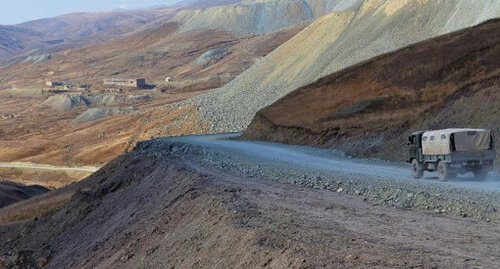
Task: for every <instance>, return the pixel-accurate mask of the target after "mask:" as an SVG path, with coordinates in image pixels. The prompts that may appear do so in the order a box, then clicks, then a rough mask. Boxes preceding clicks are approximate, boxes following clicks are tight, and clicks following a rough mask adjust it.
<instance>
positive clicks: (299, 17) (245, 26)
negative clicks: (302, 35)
mask: <svg viewBox="0 0 500 269" xmlns="http://www.w3.org/2000/svg"><path fill="white" fill-rule="evenodd" d="M362 1H363V0H268V1H245V2H243V3H240V4H237V5H226V6H219V7H213V8H208V9H204V10H183V11H181V12H179V13H178V14H177V15H176V16H174V17H173V18H172V19H171V20H170V21H171V22H176V23H179V24H181V25H182V26H181V29H180V30H181V31H182V32H186V31H192V30H197V29H202V28H209V29H221V30H224V31H227V32H231V33H234V34H236V35H239V36H247V35H261V34H268V33H272V32H275V31H279V30H282V29H285V28H288V27H292V26H295V25H299V24H303V23H307V22H309V21H311V20H314V19H316V18H318V17H320V16H323V15H325V14H327V13H329V12H332V11H342V10H345V9H348V8H353V7H358V6H359V5H360V3H361V2H362Z"/></svg>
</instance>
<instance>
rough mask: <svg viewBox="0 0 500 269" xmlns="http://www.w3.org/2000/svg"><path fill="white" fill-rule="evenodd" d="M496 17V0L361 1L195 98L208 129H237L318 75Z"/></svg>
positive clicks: (499, 8) (323, 19)
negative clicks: (359, 4)
mask: <svg viewBox="0 0 500 269" xmlns="http://www.w3.org/2000/svg"><path fill="white" fill-rule="evenodd" d="M498 16H500V1H490V0H477V1H469V0H442V1H438V0H427V1H406V0H405V1H401V0H371V1H364V2H363V4H362V5H361V6H360V7H356V6H354V7H352V8H349V9H348V10H346V11H343V12H336V13H335V12H334V13H331V14H328V15H326V16H324V17H321V18H319V19H317V20H316V21H315V22H314V23H312V24H311V25H310V26H308V27H307V28H306V29H304V30H303V31H302V32H301V33H299V34H298V35H296V36H295V37H294V38H292V39H291V40H289V41H288V42H286V43H285V44H283V45H281V46H280V47H279V48H278V49H276V50H274V51H273V52H272V53H270V54H269V55H268V56H266V57H265V58H264V59H263V60H261V61H260V62H258V63H256V64H255V65H254V66H252V67H251V68H250V69H248V70H247V71H245V72H244V73H243V74H241V75H240V76H238V77H237V78H236V79H234V80H233V81H232V82H231V83H229V84H228V85H226V86H224V87H223V88H220V89H218V90H216V91H213V92H211V93H209V94H206V95H203V96H200V97H198V98H196V100H194V101H195V103H197V104H198V105H199V114H200V118H201V119H202V120H203V121H205V122H206V124H207V125H208V126H210V128H211V131H212V132H227V131H241V130H244V129H245V128H246V127H247V126H248V124H249V123H250V121H251V119H252V117H253V116H254V114H255V113H256V112H257V111H258V110H259V109H261V108H263V107H265V106H267V105H270V104H272V103H273V102H275V101H277V100H278V99H279V98H281V97H283V96H284V95H286V94H287V93H289V92H291V91H293V90H295V89H297V88H298V87H301V86H304V85H306V84H308V83H311V82H313V81H315V80H317V79H318V78H320V77H322V76H325V75H327V74H331V73H333V72H335V71H338V70H341V69H343V68H346V67H348V66H351V65H353V64H356V63H358V62H361V61H363V60H367V59H369V58H371V57H374V56H377V55H380V54H383V53H386V52H389V51H392V50H395V49H398V48H401V47H403V46H406V45H409V44H411V43H415V42H418V41H422V40H425V39H429V38H432V37H434V36H438V35H441V34H445V33H449V32H451V31H454V30H458V29H463V28H466V27H469V26H472V25H476V24H478V23H480V22H482V21H485V20H487V19H490V18H494V17H498ZM429 60H431V59H429Z"/></svg>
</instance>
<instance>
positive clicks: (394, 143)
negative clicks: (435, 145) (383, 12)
mask: <svg viewBox="0 0 500 269" xmlns="http://www.w3.org/2000/svg"><path fill="white" fill-rule="evenodd" d="M499 29H500V20H493V21H489V22H487V23H484V24H481V25H479V26H476V27H472V28H468V29H465V30H462V31H458V32H454V33H451V34H448V35H444V36H440V37H437V38H434V39H431V40H428V41H424V42H421V43H418V44H415V45H411V46H409V47H406V48H403V49H400V50H398V51H396V52H392V53H388V54H385V55H383V56H380V57H377V58H374V59H371V60H369V61H366V62H364V63H361V64H358V65H356V66H353V67H350V68H347V69H345V70H342V71H340V72H337V73H334V74H332V75H329V76H326V77H324V78H321V79H319V80H318V81H316V82H314V83H312V84H310V85H307V86H304V87H302V88H299V89H298V90H296V91H294V92H292V93H290V94H289V95H287V96H285V97H283V98H282V99H280V100H279V101H277V102H276V103H274V104H272V105H271V106H268V107H266V108H264V109H262V110H260V111H259V112H258V113H257V114H256V116H255V117H254V119H253V121H252V123H251V125H250V126H249V127H248V129H247V130H246V131H245V134H244V137H245V138H247V139H258V140H267V141H278V142H284V143H291V144H306V145H315V146H320V147H327V148H338V149H342V150H345V151H347V152H348V153H349V154H352V155H356V156H363V157H379V158H384V159H396V160H403V159H404V157H405V143H406V139H407V134H408V133H410V132H412V131H416V130H422V129H437V128H446V127H482V128H490V129H493V130H494V131H495V132H496V133H497V136H496V137H497V144H500V129H498V126H500V110H499V107H500V88H499V87H500V86H499V85H500V66H499V63H500V31H499Z"/></svg>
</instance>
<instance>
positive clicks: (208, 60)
mask: <svg viewBox="0 0 500 269" xmlns="http://www.w3.org/2000/svg"><path fill="white" fill-rule="evenodd" d="M230 53H231V51H230V50H229V49H227V48H221V49H213V50H208V51H207V52H205V53H203V54H202V55H201V56H200V57H198V59H196V60H195V61H194V62H193V63H194V64H201V65H203V66H209V65H212V64H215V63H216V62H218V61H220V60H222V59H223V58H224V57H226V56H227V55H228V54H230Z"/></svg>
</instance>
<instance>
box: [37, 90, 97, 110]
mask: <svg viewBox="0 0 500 269" xmlns="http://www.w3.org/2000/svg"><path fill="white" fill-rule="evenodd" d="M91 104H92V100H91V99H89V98H86V97H84V96H80V95H69V94H56V95H53V96H51V97H49V98H48V99H47V100H45V101H44V102H43V103H42V104H40V106H41V107H43V108H51V109H53V110H57V111H70V110H72V109H73V108H76V107H86V106H89V105H91Z"/></svg>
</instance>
